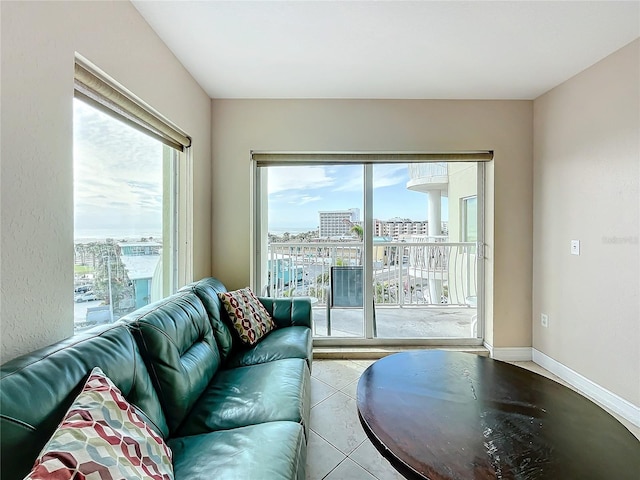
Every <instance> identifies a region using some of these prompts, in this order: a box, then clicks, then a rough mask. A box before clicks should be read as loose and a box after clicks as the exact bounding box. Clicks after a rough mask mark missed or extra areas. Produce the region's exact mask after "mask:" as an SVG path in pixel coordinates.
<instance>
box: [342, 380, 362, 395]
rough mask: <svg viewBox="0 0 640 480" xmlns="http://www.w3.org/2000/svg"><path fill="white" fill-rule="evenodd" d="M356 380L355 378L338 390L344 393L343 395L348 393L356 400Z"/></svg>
mask: <svg viewBox="0 0 640 480" xmlns="http://www.w3.org/2000/svg"><path fill="white" fill-rule="evenodd" d="M358 380H359V379H356V380H354V381H353V382H351V383H350V384H349V385H347V386H346V387H342V388H341V389H340V391H341V392H342V393H344V394H345V395H349V396H350V397H351V398H353V399H354V400H356V399H357V398H358V397H357V393H358Z"/></svg>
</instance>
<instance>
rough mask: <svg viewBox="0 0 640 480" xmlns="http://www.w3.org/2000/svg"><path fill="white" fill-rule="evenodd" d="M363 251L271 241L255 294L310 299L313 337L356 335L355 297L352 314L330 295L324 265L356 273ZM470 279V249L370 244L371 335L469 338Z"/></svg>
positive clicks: (359, 332)
mask: <svg viewBox="0 0 640 480" xmlns="http://www.w3.org/2000/svg"><path fill="white" fill-rule="evenodd" d="M362 252H363V247H362V244H361V243H359V242H349V241H347V242H331V243H329V242H326V243H325V242H323V243H272V244H271V245H269V257H268V274H267V278H268V280H267V285H266V286H265V287H264V289H263V292H262V293H263V295H267V296H272V297H296V296H305V297H311V298H312V299H313V310H314V334H315V336H316V337H327V336H331V337H362V336H363V332H364V321H363V309H362V306H361V305H362V293H360V300H359V301H360V305H359V307H355V308H354V307H351V308H348V307H347V308H342V307H336V306H335V302H333V301H332V299H331V297H330V293H331V292H330V290H331V282H330V276H331V267H355V268H353V270H356V271H357V270H358V267H361V266H362V255H363V253H362ZM360 272H361V271H360ZM477 273H478V271H477V256H476V244H475V243H447V242H442V241H440V242H393V241H382V242H374V245H373V284H374V285H373V286H374V306H375V325H376V336H377V337H379V338H475V337H476V334H477V326H476V319H477V307H476V298H477V282H476V278H477ZM361 278H362V277H361V273H360V280H359V281H360V282H361V281H362V280H361ZM327 319H330V322H328V321H327Z"/></svg>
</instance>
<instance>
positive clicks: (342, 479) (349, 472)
mask: <svg viewBox="0 0 640 480" xmlns="http://www.w3.org/2000/svg"><path fill="white" fill-rule="evenodd" d="M326 480H376V477H374V476H373V475H371V474H370V473H369V472H367V471H366V470H365V469H364V468H362V467H361V466H360V465H358V464H357V463H355V462H352V461H351V460H349V459H348V458H346V459H345V460H344V462H342V463H341V464H340V465H338V466H337V467H336V468H335V470H333V471H332V472H331V473H330V474H329V475H327V477H326Z"/></svg>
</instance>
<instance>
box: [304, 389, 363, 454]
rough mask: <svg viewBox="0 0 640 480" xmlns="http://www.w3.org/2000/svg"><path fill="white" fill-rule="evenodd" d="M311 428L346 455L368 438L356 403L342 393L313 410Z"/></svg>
mask: <svg viewBox="0 0 640 480" xmlns="http://www.w3.org/2000/svg"><path fill="white" fill-rule="evenodd" d="M309 427H310V428H311V429H312V430H313V431H314V432H316V433H317V434H318V435H320V436H321V437H322V438H324V439H325V440H326V441H328V442H329V443H331V445H333V446H334V447H336V448H337V449H338V450H340V451H341V452H342V453H344V454H345V455H348V454H350V453H351V452H352V451H353V450H355V449H356V448H357V447H358V446H359V445H360V444H361V443H362V442H363V441H364V440H365V439H366V438H367V437H366V435H365V433H364V430H362V426H361V425H360V420H359V419H358V413H357V409H356V401H355V400H354V399H353V398H351V397H349V396H348V395H345V394H344V393H342V392H337V393H335V394H334V395H331V396H330V397H329V398H327V399H326V400H324V401H322V402H320V403H319V404H318V405H316V406H315V407H313V408H312V409H311V421H310V424H309Z"/></svg>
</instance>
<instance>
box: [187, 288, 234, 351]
mask: <svg viewBox="0 0 640 480" xmlns="http://www.w3.org/2000/svg"><path fill="white" fill-rule="evenodd" d="M180 291H190V292H193V293H195V294H196V295H198V298H200V300H201V301H202V303H203V304H204V308H205V310H206V311H207V315H209V321H210V322H211V327H212V328H213V336H214V337H215V339H216V343H217V344H218V349H219V350H220V357H221V358H222V361H223V362H224V361H225V360H226V359H227V357H228V356H229V353H230V352H231V349H232V348H233V336H232V335H233V334H232V333H231V328H233V327H231V325H230V323H227V321H228V316H227V315H226V311H225V310H224V307H222V304H221V303H220V299H219V298H218V293H220V292H226V291H227V288H226V287H225V286H224V285H223V284H222V282H220V281H219V280H217V279H215V278H213V277H208V278H203V279H202V280H199V281H197V282H194V283H191V284H189V285H185V286H184V287H182V288H181V289H180ZM223 315H224V319H223Z"/></svg>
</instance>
